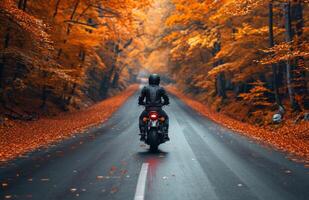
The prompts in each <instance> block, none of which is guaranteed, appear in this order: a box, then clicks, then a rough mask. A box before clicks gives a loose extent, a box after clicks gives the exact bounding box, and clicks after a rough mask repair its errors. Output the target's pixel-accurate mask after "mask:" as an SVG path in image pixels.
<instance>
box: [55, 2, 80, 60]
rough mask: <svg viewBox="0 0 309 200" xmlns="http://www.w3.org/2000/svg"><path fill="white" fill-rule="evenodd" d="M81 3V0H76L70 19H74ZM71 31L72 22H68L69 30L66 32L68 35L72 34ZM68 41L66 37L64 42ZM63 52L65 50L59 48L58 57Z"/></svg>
mask: <svg viewBox="0 0 309 200" xmlns="http://www.w3.org/2000/svg"><path fill="white" fill-rule="evenodd" d="M59 3H60V2H59ZM79 3H80V0H76V1H75V4H74V8H73V11H72V13H71V16H70V21H72V20H73V19H74V15H75V13H76V11H77V8H78V6H79ZM70 31H71V24H68V25H67V32H66V35H67V36H68V35H70ZM66 42H67V40H66V39H65V40H64V41H63V44H65V43H66ZM62 52H63V50H62V49H59V50H58V55H57V59H59V58H60V56H61V54H62Z"/></svg>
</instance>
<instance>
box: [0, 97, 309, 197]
mask: <svg viewBox="0 0 309 200" xmlns="http://www.w3.org/2000/svg"><path fill="white" fill-rule="evenodd" d="M136 99H137V94H136V95H134V96H132V97H131V98H130V99H129V100H128V101H127V102H126V103H125V105H123V106H122V107H121V108H120V109H119V110H118V111H117V112H116V113H115V114H114V115H113V116H112V117H111V118H110V120H108V121H107V122H106V123H104V124H102V125H100V126H99V127H96V128H92V129H90V130H88V131H87V132H86V133H84V134H81V135H79V136H76V137H74V138H72V139H69V140H66V141H63V142H61V143H59V144H57V145H54V146H52V147H49V148H47V149H40V150H38V151H36V152H32V153H30V154H28V155H25V156H24V157H23V158H20V159H17V160H14V161H11V162H9V163H8V164H5V165H1V166H0V183H2V186H1V190H0V199H6V198H7V199H25V200H26V199H35V200H71V199H82V200H97V199H98V200H105V199H116V200H118V199H123V200H131V199H132V200H133V199H146V200H174V199H175V200H178V199H180V200H182V199H183V200H199V199H201V200H257V199H260V200H305V199H306V200H308V199H309V170H308V169H306V168H304V167H303V165H302V164H299V163H295V162H292V161H290V160H289V159H287V158H286V155H285V154H283V153H280V152H277V151H274V150H272V149H270V148H266V147H263V146H261V145H259V144H256V143H255V142H253V141H250V139H248V138H246V137H244V136H240V135H238V134H236V133H233V132H232V131H230V130H228V129H226V128H224V127H221V126H220V125H217V124H215V123H214V122H212V121H210V120H208V119H207V118H205V117H203V116H201V115H200V114H198V113H197V112H195V111H193V110H192V109H191V108H189V107H188V106H186V105H185V104H184V103H182V102H181V101H180V100H179V99H177V98H176V97H171V105H170V106H169V107H167V108H166V111H167V113H168V114H169V116H170V119H171V120H170V138H171V141H170V142H168V143H165V144H163V145H161V146H160V147H159V148H160V151H159V152H158V153H150V152H149V151H148V147H147V146H145V145H143V144H142V143H141V142H139V141H138V135H137V134H138V133H137V130H138V125H137V119H138V115H139V113H140V112H141V111H142V108H141V107H137V106H136ZM142 166H143V167H142ZM144 188H145V189H144ZM139 195H140V196H139Z"/></svg>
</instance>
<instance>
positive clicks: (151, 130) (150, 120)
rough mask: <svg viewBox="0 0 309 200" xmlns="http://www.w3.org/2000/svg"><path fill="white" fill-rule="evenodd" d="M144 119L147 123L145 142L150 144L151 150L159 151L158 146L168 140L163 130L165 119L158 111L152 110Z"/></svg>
mask: <svg viewBox="0 0 309 200" xmlns="http://www.w3.org/2000/svg"><path fill="white" fill-rule="evenodd" d="M143 120H144V122H145V123H146V124H147V129H146V140H145V143H146V144H148V145H149V146H150V151H157V150H158V146H159V145H160V144H162V143H165V142H166V140H165V139H164V132H163V124H164V121H165V119H164V117H162V116H159V113H158V112H157V111H155V110H151V111H149V113H148V117H144V119H143Z"/></svg>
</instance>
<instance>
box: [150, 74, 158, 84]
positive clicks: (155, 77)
mask: <svg viewBox="0 0 309 200" xmlns="http://www.w3.org/2000/svg"><path fill="white" fill-rule="evenodd" d="M159 84H160V76H159V75H158V74H151V75H150V76H149V85H159Z"/></svg>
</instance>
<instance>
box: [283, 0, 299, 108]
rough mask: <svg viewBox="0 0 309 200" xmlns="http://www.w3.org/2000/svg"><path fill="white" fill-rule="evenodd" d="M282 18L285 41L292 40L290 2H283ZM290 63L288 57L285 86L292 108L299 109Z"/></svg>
mask: <svg viewBox="0 0 309 200" xmlns="http://www.w3.org/2000/svg"><path fill="white" fill-rule="evenodd" d="M284 18H285V33H286V41H287V42H289V43H291V41H292V38H293V36H292V30H291V4H290V2H289V3H285V4H284ZM292 68H293V66H292V64H291V60H290V59H288V60H287V62H286V79H287V87H288V93H289V99H290V104H291V107H292V109H293V110H295V111H296V110H299V109H300V108H299V105H298V103H297V102H296V100H295V91H294V86H293V85H292V84H293V81H292V79H293V74H292Z"/></svg>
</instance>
